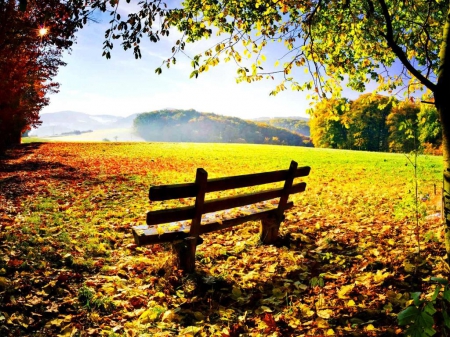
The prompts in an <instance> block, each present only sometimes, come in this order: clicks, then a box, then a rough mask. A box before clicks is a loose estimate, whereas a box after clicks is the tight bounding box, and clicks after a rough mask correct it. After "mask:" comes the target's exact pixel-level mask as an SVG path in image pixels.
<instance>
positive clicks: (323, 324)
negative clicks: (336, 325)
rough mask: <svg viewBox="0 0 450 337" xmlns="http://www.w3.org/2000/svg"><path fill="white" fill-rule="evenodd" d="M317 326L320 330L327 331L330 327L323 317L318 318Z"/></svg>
mask: <svg viewBox="0 0 450 337" xmlns="http://www.w3.org/2000/svg"><path fill="white" fill-rule="evenodd" d="M316 324H317V327H318V328H319V329H326V328H329V327H330V326H329V325H328V321H327V320H326V319H323V318H321V317H317V319H316Z"/></svg>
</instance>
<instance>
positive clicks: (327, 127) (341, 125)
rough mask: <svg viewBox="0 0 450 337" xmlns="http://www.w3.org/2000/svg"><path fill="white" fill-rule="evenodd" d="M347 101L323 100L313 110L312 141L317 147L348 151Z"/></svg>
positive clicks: (311, 122)
mask: <svg viewBox="0 0 450 337" xmlns="http://www.w3.org/2000/svg"><path fill="white" fill-rule="evenodd" d="M348 103H349V102H348V100H346V99H323V100H321V101H320V102H318V103H317V104H316V106H315V107H314V109H311V111H310V115H311V120H310V122H309V125H310V128H311V130H310V131H311V139H312V142H313V144H314V146H316V147H329V148H334V149H347V148H349V144H348V143H347V137H348V135H347V133H348V125H347V124H346V122H345V120H346V116H345V112H346V110H347V109H348V107H349V104H348Z"/></svg>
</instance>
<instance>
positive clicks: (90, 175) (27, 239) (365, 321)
mask: <svg viewBox="0 0 450 337" xmlns="http://www.w3.org/2000/svg"><path fill="white" fill-rule="evenodd" d="M291 160H295V161H297V162H298V163H299V165H300V166H311V168H312V170H311V174H310V176H309V177H307V178H306V179H304V180H305V181H306V182H307V184H308V185H307V190H306V192H304V193H301V194H299V195H297V196H295V197H294V198H293V201H294V202H295V207H294V208H293V209H291V210H289V211H288V212H287V214H286V221H285V222H284V223H283V224H282V226H281V229H280V232H281V237H280V241H279V243H278V244H276V245H273V246H263V245H261V244H260V242H259V239H258V238H259V235H258V224H257V223H247V224H244V225H241V226H238V227H235V228H234V229H232V230H228V231H223V232H216V233H211V234H209V235H205V236H204V240H205V241H204V243H203V244H202V245H200V246H199V247H198V250H197V252H198V253H197V261H196V263H197V272H196V273H195V274H194V275H190V276H183V275H182V274H181V273H180V272H179V271H177V270H173V268H171V264H170V259H171V252H170V247H169V246H168V245H153V246H148V247H136V246H135V245H134V242H133V239H132V235H131V230H130V228H131V227H132V226H133V225H136V224H142V223H144V222H145V214H146V211H147V210H149V209H157V208H164V207H167V206H168V204H163V203H152V204H150V203H149V201H148V196H147V195H148V188H149V187H150V186H151V185H157V184H167V183H182V182H191V181H193V180H194V177H195V170H196V168H198V167H203V168H204V169H205V170H207V171H208V173H209V177H210V178H214V177H221V176H227V175H235V174H246V173H255V172H262V171H269V170H279V169H287V168H288V166H289V163H290V161H291ZM441 181H442V158H440V157H432V156H420V157H419V158H418V192H419V203H418V208H419V211H420V221H419V227H417V225H416V221H415V212H414V210H415V203H414V190H415V185H414V174H413V167H412V165H411V164H410V162H409V160H408V158H407V157H406V156H405V155H400V154H389V153H367V152H352V151H339V150H324V149H311V148H301V147H287V146H268V145H247V144H186V143H183V144H181V143H179V144H174V143H137V144H136V143H135V144H131V143H85V144H83V143H31V144H23V145H22V146H20V147H18V148H16V149H13V150H11V151H10V152H8V153H7V155H6V157H5V158H2V160H1V161H0V225H1V227H0V228H1V232H0V250H1V252H0V335H2V336H20V335H33V336H34V335H36V336H57V335H61V336H231V337H234V336H324V335H330V336H331V335H337V336H348V335H352V336H394V335H400V334H402V331H403V330H402V329H403V327H399V326H398V324H397V314H398V313H399V312H400V311H401V310H403V309H404V308H405V307H406V306H407V305H409V304H410V303H411V302H410V292H413V291H421V292H423V293H424V294H426V293H429V292H431V291H433V285H432V284H431V282H429V279H430V277H431V276H442V275H445V274H446V273H447V272H448V271H446V270H444V269H443V268H444V267H443V263H442V256H443V255H444V254H445V249H444V247H443V243H442V237H443V234H442V230H441V226H440V217H439V216H438V215H437V213H439V212H440V202H439V200H440V187H441V184H442V183H441ZM172 204H174V203H172ZM170 206H171V205H170ZM419 243H420V244H419ZM419 249H420V251H419ZM436 328H437V329H439V326H437V327H436Z"/></svg>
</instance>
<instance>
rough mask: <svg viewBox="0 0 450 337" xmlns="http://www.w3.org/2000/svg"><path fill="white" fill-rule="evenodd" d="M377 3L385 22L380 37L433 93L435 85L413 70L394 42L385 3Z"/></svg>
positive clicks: (382, 1)
mask: <svg viewBox="0 0 450 337" xmlns="http://www.w3.org/2000/svg"><path fill="white" fill-rule="evenodd" d="M378 3H379V4H380V6H381V9H382V12H383V16H384V18H385V20H386V29H387V32H386V34H383V33H381V35H382V36H383V37H384V38H385V39H386V42H387V44H388V46H389V47H390V48H391V49H392V51H393V52H394V54H395V55H396V56H397V57H398V59H399V60H400V62H401V63H402V64H403V65H404V66H405V68H406V69H408V71H409V72H410V73H411V74H413V75H414V77H416V78H417V79H418V80H419V81H420V83H422V84H423V85H424V86H426V87H427V88H428V89H430V90H431V91H433V92H435V91H436V89H437V86H436V84H435V83H433V82H431V81H430V80H429V79H428V78H426V77H425V76H423V75H422V73H421V72H420V71H419V70H417V69H416V68H414V66H413V65H412V64H411V63H410V62H409V60H408V58H407V56H406V55H405V53H404V52H403V49H402V48H401V47H400V46H399V45H398V44H397V43H396V42H395V40H394V32H393V29H392V19H391V16H390V14H389V10H388V8H387V5H386V2H385V1H384V0H378Z"/></svg>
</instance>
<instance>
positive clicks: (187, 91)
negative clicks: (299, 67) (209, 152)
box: [42, 16, 359, 118]
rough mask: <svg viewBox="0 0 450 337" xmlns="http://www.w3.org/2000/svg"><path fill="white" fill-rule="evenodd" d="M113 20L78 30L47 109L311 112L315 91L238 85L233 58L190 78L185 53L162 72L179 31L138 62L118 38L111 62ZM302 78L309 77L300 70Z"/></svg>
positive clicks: (145, 48) (267, 83)
mask: <svg viewBox="0 0 450 337" xmlns="http://www.w3.org/2000/svg"><path fill="white" fill-rule="evenodd" d="M108 20H109V16H106V17H105V16H103V19H101V18H100V23H89V24H88V25H87V26H85V27H84V28H83V29H82V30H81V31H80V32H79V33H78V38H77V44H75V45H74V47H73V50H72V52H71V53H70V54H66V55H65V56H64V61H65V62H67V66H66V67H63V68H61V69H60V71H59V74H58V76H57V77H56V78H55V81H57V82H59V83H60V84H61V89H60V92H59V93H58V94H55V95H51V96H50V105H49V106H47V107H45V108H44V109H43V111H42V113H50V112H57V111H62V110H72V111H78V112H85V113H89V114H110V115H118V116H128V115H130V114H133V113H139V112H146V111H154V110H158V109H164V108H176V109H191V108H192V109H196V110H198V111H201V112H213V113H217V114H221V115H228V116H236V117H241V118H255V117H277V116H278V117H281V116H283V117H285V116H307V114H306V110H307V109H308V108H309V103H310V101H308V100H307V99H306V96H307V95H308V94H310V93H308V92H294V91H291V90H286V91H284V92H281V93H279V94H278V95H277V96H269V93H270V92H271V91H272V90H273V89H274V88H275V86H276V85H277V84H279V81H278V80H263V81H260V82H254V83H251V84H249V83H239V84H237V83H236V80H235V77H236V70H237V68H236V66H235V65H234V64H233V63H231V62H230V63H223V62H222V63H221V64H219V66H217V67H215V68H212V69H210V70H209V71H208V72H206V73H202V74H200V76H199V77H198V78H197V79H195V78H193V79H190V78H189V75H190V73H191V72H192V70H193V69H192V68H191V65H190V60H189V59H188V58H187V57H185V56H183V55H179V57H178V58H177V65H176V66H173V67H171V68H170V69H165V68H163V73H162V74H161V75H156V74H155V69H156V68H157V67H159V66H160V65H161V62H162V60H163V59H165V58H167V57H168V56H170V54H171V48H172V46H173V43H174V41H176V39H177V37H176V34H175V33H174V34H171V35H170V37H169V40H167V39H163V40H162V41H160V42H158V43H156V44H155V43H151V42H149V41H145V43H143V44H142V59H138V60H136V59H135V58H134V55H133V53H132V51H131V50H129V51H126V52H125V51H123V49H122V47H121V46H120V43H119V41H117V40H116V41H115V45H114V49H113V52H112V58H111V59H110V60H107V59H106V58H104V57H102V56H101V54H102V45H103V41H104V32H105V30H106V29H107V27H108V26H109V24H108V23H107V22H108ZM212 45H213V42H212V41H203V42H200V43H198V44H195V45H189V46H188V53H189V54H190V55H195V54H196V53H199V52H201V51H204V50H206V49H207V48H208V47H210V46H212ZM283 53H285V50H284V49H283V50H279V53H278V54H279V55H278V56H277V55H276V54H277V53H276V49H275V48H272V49H269V51H268V52H267V53H266V55H267V63H269V64H270V65H273V64H274V63H275V61H276V59H277V57H279V56H280V55H282V54H283ZM297 76H305V77H306V76H308V75H307V74H305V73H304V72H303V71H299V72H298V75H297ZM297 79H299V81H300V82H302V79H301V78H298V77H297ZM305 80H309V78H305ZM358 95H359V93H353V94H348V93H347V94H346V95H345V96H346V97H349V98H356V97H357V96H358Z"/></svg>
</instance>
